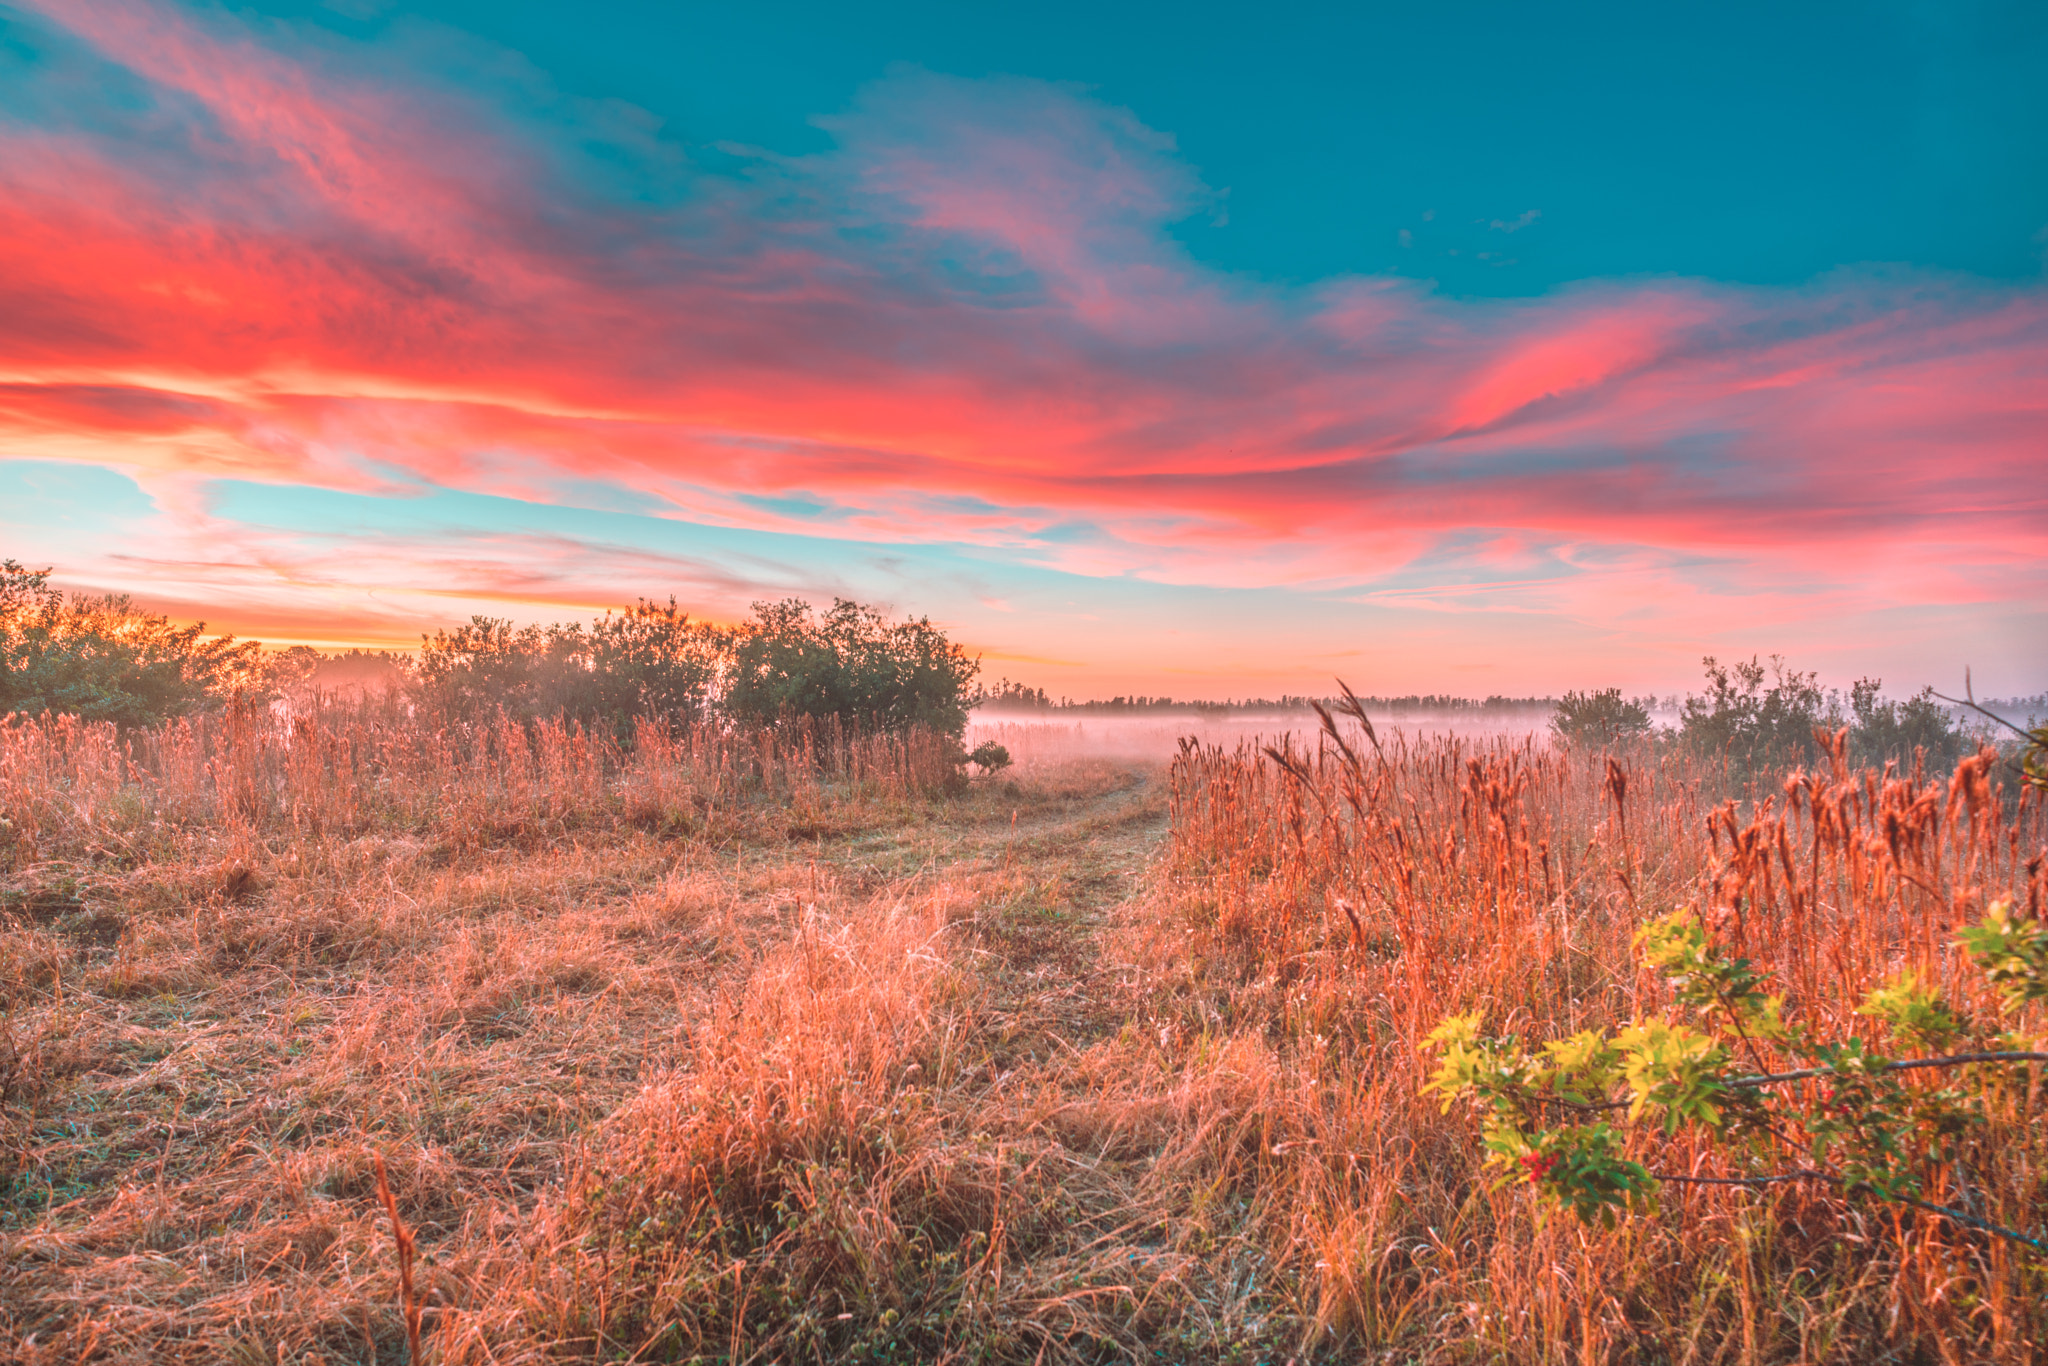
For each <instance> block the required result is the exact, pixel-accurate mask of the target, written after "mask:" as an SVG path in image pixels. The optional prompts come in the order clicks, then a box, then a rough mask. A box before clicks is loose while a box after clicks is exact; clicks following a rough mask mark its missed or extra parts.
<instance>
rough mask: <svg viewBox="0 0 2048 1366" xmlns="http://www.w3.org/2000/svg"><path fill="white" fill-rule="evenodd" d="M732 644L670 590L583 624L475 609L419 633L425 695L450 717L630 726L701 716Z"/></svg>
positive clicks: (418, 670)
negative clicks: (662, 600)
mask: <svg viewBox="0 0 2048 1366" xmlns="http://www.w3.org/2000/svg"><path fill="white" fill-rule="evenodd" d="M725 649H726V642H725V640H724V639H723V638H722V636H721V633H720V632H718V631H717V630H716V629H715V628H713V627H710V626H708V625H704V624H702V623H697V622H692V621H691V620H690V617H689V613H687V612H684V611H682V610H681V609H680V608H678V607H677V606H676V602H675V599H674V598H670V599H669V601H668V604H667V605H666V606H657V605H656V604H654V603H652V602H649V601H647V600H645V599H642V600H641V601H639V602H637V603H635V604H634V605H633V606H631V607H628V608H625V609H624V610H622V611H620V612H617V613H611V612H607V613H606V614H605V615H604V616H602V617H600V618H598V619H597V620H596V621H594V622H592V623H591V624H590V629H589V630H587V631H586V630H585V629H584V628H583V627H582V626H581V625H580V624H578V623H574V622H571V623H568V624H562V623H555V624H553V625H549V626H526V627H515V626H514V625H513V624H512V623H511V622H510V621H507V620H504V619H503V618H499V617H482V616H479V617H471V618H470V620H469V622H468V624H467V625H463V626H458V627H456V628H455V629H454V630H453V631H436V632H435V633H434V634H433V635H431V636H421V637H420V657H419V661H418V663H417V664H416V665H415V669H414V672H415V678H416V679H417V682H418V686H419V689H420V692H421V695H422V696H423V697H424V698H425V699H426V700H427V701H429V702H430V703H431V704H433V705H434V706H435V707H437V708H439V709H440V710H441V711H442V712H443V713H444V714H445V715H447V716H449V717H451V718H456V719H460V720H467V721H476V720H483V719H488V718H489V717H492V716H495V715H497V714H498V713H499V712H501V711H502V712H503V713H504V714H505V715H507V716H510V717H512V718H514V719H516V720H520V721H531V720H534V719H536V718H539V717H552V716H564V717H567V718H569V719H571V720H574V721H579V722H581V723H583V724H584V725H587V726H595V725H603V726H609V727H611V728H612V729H614V730H616V731H618V732H619V733H621V734H624V733H625V732H626V731H627V730H629V729H630V728H631V725H632V722H633V718H635V717H640V716H658V717H666V718H670V719H674V720H684V721H689V720H695V719H697V718H698V717H699V716H701V715H702V714H703V712H704V709H705V707H706V705H707V703H708V700H709V697H710V694H711V690H712V687H713V685H714V683H715V682H716V680H717V678H718V675H719V671H720V667H721V664H722V662H723V656H724V652H725Z"/></svg>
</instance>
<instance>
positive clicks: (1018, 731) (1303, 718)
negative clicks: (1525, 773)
mask: <svg viewBox="0 0 2048 1366" xmlns="http://www.w3.org/2000/svg"><path fill="white" fill-rule="evenodd" d="M1367 714H1368V715H1371V713H1370V712H1368V713H1367ZM1339 724H1340V725H1342V726H1343V727H1344V730H1345V734H1346V735H1347V736H1348V735H1353V734H1355V733H1356V731H1357V726H1356V724H1355V723H1354V722H1352V721H1350V720H1348V719H1345V718H1342V717H1340V718H1339ZM1372 724H1373V730H1374V731H1375V732H1376V733H1377V734H1378V735H1379V737H1380V740H1381V742H1382V743H1385V742H1386V741H1388V740H1389V739H1392V738H1393V737H1396V736H1401V737H1405V738H1408V739H1417V738H1422V737H1426V736H1430V735H1460V736H1467V737H1472V738H1493V737H1497V736H1509V737H1512V738H1515V739H1521V738H1523V737H1525V736H1532V735H1533V736H1535V737H1536V739H1537V740H1538V742H1539V743H1544V742H1547V737H1548V735H1549V725H1550V713H1549V711H1547V710H1534V709H1528V710H1522V709H1517V710H1513V711H1481V710H1478V709H1476V708H1475V709H1471V710H1446V711H1441V712H1424V711H1414V712H1401V713H1398V714H1396V715H1393V716H1388V717H1380V716H1374V717H1373V718H1372ZM1321 730H1322V723H1321V722H1320V721H1319V720H1317V718H1316V716H1315V714H1314V713H1313V712H1292V711H1290V712H1272V713H1268V714H1263V715H1261V714H1258V713H1247V714H1231V715H1224V716H1217V715H1213V714H1202V713H1196V712H1185V713H1177V714H1176V713H1165V714H1160V715H1136V716H1086V715H1084V716H1074V715H1071V714H1067V715H1059V714H1054V715H1050V716H1046V715H1038V716H1034V715H1031V714H1029V713H1016V712H1011V713H1002V712H993V713H987V712H984V713H977V714H976V715H975V716H974V717H972V718H971V719H970V720H969V721H968V723H967V736H966V740H967V747H968V748H969V749H972V748H974V747H975V746H976V745H979V744H981V743H982V742H983V741H985V740H993V741H995V742H996V743H997V744H999V745H1001V746H1003V747H1004V748H1005V749H1007V750H1009V751H1010V758H1011V759H1012V760H1013V761H1014V762H1015V763H1016V764H1017V765H1018V767H1019V768H1030V767H1035V766H1037V765H1041V764H1054V763H1062V762H1065V761H1067V760H1071V759H1082V758H1107V759H1132V760H1141V761H1155V762H1164V761H1166V760H1168V759H1171V758H1172V757H1173V755H1174V753H1175V751H1176V750H1177V749H1178V747H1179V745H1180V741H1181V739H1182V737H1184V736H1192V737H1194V738H1195V739H1197V740H1199V741H1201V742H1202V743H1203V744H1205V745H1221V746H1222V747H1223V748H1225V749H1235V748H1236V747H1237V746H1239V745H1241V744H1259V745H1270V744H1278V743H1279V742H1280V739H1281V737H1282V736H1292V737H1293V738H1294V741H1295V744H1296V745H1297V746H1300V745H1301V744H1302V743H1303V742H1304V741H1305V742H1306V743H1307V744H1308V745H1309V746H1310V747H1313V746H1314V744H1315V737H1316V735H1317V734H1319V733H1320V732H1321Z"/></svg>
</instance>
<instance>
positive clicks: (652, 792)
mask: <svg viewBox="0 0 2048 1366" xmlns="http://www.w3.org/2000/svg"><path fill="white" fill-rule="evenodd" d="M954 752H955V746H954V745H953V744H952V743H951V742H950V741H949V740H948V739H947V738H946V737H945V736H943V735H940V734H937V733H934V732H930V731H922V730H913V731H910V732H906V733H900V734H865V733H861V732H858V731H856V730H854V729H853V728H851V727H847V726H842V725H841V724H840V722H839V720H838V718H836V717H826V718H822V719H820V718H813V717H795V718H792V719H791V720H789V721H787V722H785V723H783V724H782V725H779V726H774V727H767V728H744V727H734V726H730V725H724V724H719V723H709V722H706V723H698V724H693V725H687V726H671V725H668V724H665V723H662V722H659V721H652V720H649V719H646V718H639V719H637V720H636V722H635V730H634V734H633V737H632V740H631V742H630V743H621V742H620V741H619V739H618V738H617V737H615V736H614V735H612V734H611V733H610V732H609V731H606V730H602V729H599V730H587V729H585V728H583V727H581V726H579V725H577V724H576V723H574V722H565V721H562V720H559V719H557V720H543V721H538V722H534V723H531V724H521V723H518V722H515V721H511V720H505V719H501V720H499V721H498V722H497V723H496V724H494V725H471V724H451V723H448V722H446V721H445V720H444V719H442V718H439V717H437V716H435V715H432V714H429V713H422V712H420V711H418V710H417V709H415V708H414V707H413V706H412V705H411V704H409V703H407V702H405V701H403V700H401V699H399V698H397V697H392V696H373V697H370V698H357V699H327V700H322V699H318V698H316V699H312V700H311V701H302V702H301V703H300V704H298V705H297V706H295V707H293V708H291V709H285V708H282V707H273V706H269V705H258V704H245V703H241V702H237V703H236V704H235V705H232V706H230V707H228V708H227V709H226V710H225V711H223V712H222V713H220V714H218V715H211V716H201V717H194V718H189V719H184V720H178V721H173V722H170V723H167V724H165V725H163V726H160V727H157V728H155V729H151V730H147V731H143V732H139V733H134V734H123V733H122V732H121V731H119V730H117V729H116V728H115V727H114V726H113V725H112V724H111V723H98V724H93V723H82V722H80V721H78V720H77V718H75V717H69V716H58V715H53V714H45V715H41V716H35V717H30V716H24V715H18V714H17V715H10V716H6V717H0V810H4V811H5V812H6V820H7V822H8V824H7V826H6V827H5V828H4V829H0V859H5V860H9V861H12V862H13V863H16V864H24V863H35V862H38V861H39V860H41V859H43V858H45V857H47V856H52V855H55V854H57V853H60V852H62V851H66V850H73V849H78V848H87V847H94V846H95V844H96V842H99V843H103V842H105V841H108V840H113V841H117V842H119V843H120V844H121V845H122V847H124V848H128V847H133V846H134V842H135V841H137V840H144V841H146V840H148V839H150V838H152V837H155V836H158V835H161V834H163V833H164V832H176V831H179V830H187V829H196V828H201V827H209V826H210V827H217V828H222V829H233V830H238V831H242V832H245V833H249V834H255V833H257V832H263V833H265V834H269V833H272V832H280V831H289V832H292V833H293V834H295V835H297V836H300V837H305V838H311V839H315V840H317V839H320V838H322V837H325V836H328V835H334V836H338V837H344V838H346V837H350V836H354V835H360V834H364V833H367V832H370V831H377V830H391V829H407V830H412V831H415V832H418V833H421V834H425V835H430V836H432V837H435V838H439V839H443V840H449V841H453V842H456V843H458V844H460V843H468V844H477V843H479V842H486V841H490V840H494V839H502V838H505V837H508V836H515V835H518V834H520V833H522V832H524V833H527V834H545V833H547V832H551V831H553V832H559V831H561V830H565V829H571V828H575V827H577V826H579V825H589V824H592V823H603V822H607V821H614V820H627V821H632V822H639V823H650V822H651V823H654V824H657V825H667V826H671V827H674V828H676V829H679V830H684V831H688V830H692V829H696V828H698V827H699V826H702V825H704V824H705V823H707V822H709V823H711V824H714V825H715V824H717V823H718V822H719V820H720V819H721V817H724V816H728V815H732V814H734V813H735V812H739V811H743V810H745V809H746V808H749V807H755V806H761V805H768V806H773V807H776V808H778V809H786V810H789V811H793V812H795V813H797V814H798V815H799V816H801V815H803V814H804V813H807V812H815V811H819V810H822V809H824V808H825V807H827V806H843V805H844V804H845V802H846V801H847V800H849V799H861V798H874V797H881V798H888V797H900V796H905V795H910V794H917V793H927V792H933V791H938V790H941V789H943V788H945V787H946V786H948V785H949V784H952V783H955V782H957V781H958V775H959V768H958V765H957V764H956V763H955V762H954V761H953V754H954Z"/></svg>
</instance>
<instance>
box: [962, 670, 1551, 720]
mask: <svg viewBox="0 0 2048 1366" xmlns="http://www.w3.org/2000/svg"><path fill="white" fill-rule="evenodd" d="M1334 700H1335V699H1333V698H1329V697H1311V696H1308V695H1307V694H1300V695H1297V694H1293V693H1283V694H1282V695H1281V696H1279V697H1247V698H1243V699H1235V698H1233V699H1229V700H1225V701H1220V702H1219V701H1208V700H1197V699H1184V698H1175V697H1147V696H1144V695H1142V694H1140V695H1133V696H1129V697H1126V696H1123V695H1121V694H1120V695H1118V696H1115V697H1109V698H1093V699H1088V700H1084V701H1075V700H1074V699H1073V698H1070V697H1061V698H1058V699H1055V698H1053V697H1051V696H1049V695H1048V694H1047V693H1046V691H1045V689H1043V688H1032V687H1027V686H1025V685H1024V684H1022V683H1012V682H1011V681H1010V680H1009V679H1007V678H1005V679H1002V680H1000V681H999V682H998V683H997V684H996V686H995V687H993V688H977V689H976V690H975V692H974V694H973V695H972V697H971V698H970V699H969V705H970V706H971V707H973V708H975V709H978V710H985V711H989V712H1012V713H1034V712H1063V713H1074V714H1078V715H1084V716H1142V715H1159V714H1192V715H1201V716H1231V715H1240V714H1244V715H1251V714H1257V715H1272V714H1274V713H1276V712H1278V713H1286V712H1301V713H1303V714H1305V715H1308V714H1313V713H1314V711H1315V708H1316V706H1317V704H1318V703H1320V704H1322V705H1324V706H1328V705H1330V704H1331V703H1332V702H1333V701H1334ZM1358 700H1359V701H1360V702H1361V703H1362V704H1363V705H1364V706H1365V707H1366V709H1367V710H1368V711H1372V712H1376V713H1383V714H1386V715H1401V714H1403V713H1407V712H1448V711H1472V712H1527V711H1534V712H1545V711H1549V710H1551V709H1552V708H1553V707H1555V706H1556V705H1557V699H1556V698H1554V697H1486V698H1476V697H1452V696H1449V695H1447V694H1436V693H1428V694H1422V693H1411V694H1409V695H1407V696H1405V697H1361V698H1359V699H1358Z"/></svg>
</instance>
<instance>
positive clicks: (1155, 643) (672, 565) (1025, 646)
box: [0, 0, 2048, 698]
mask: <svg viewBox="0 0 2048 1366" xmlns="http://www.w3.org/2000/svg"><path fill="white" fill-rule="evenodd" d="M2044 69H2048V7H2043V6H2041V5H2039V4H2034V3H2011V4H1971V3H1967V2H1966V0H1944V2H1943V3H1914V4H1904V3H1862V4H1855V5H1850V4H1825V3H1815V4H1807V5H1800V6H1792V7H1788V6H1782V5H1745V4H1733V3H1718V4H1713V5H1704V4H1702V5H1670V6H1641V5H1582V6H1573V7H1548V8H1546V7H1535V6H1528V5H1510V4H1498V5H1491V4H1467V5H1460V6H1413V5H1404V6H1392V5H1386V6H1378V5H1369V4H1347V5H1342V6H1335V5H1332V6H1319V5H1295V6H1283V7H1262V8H1248V7H1242V6H1232V7H1222V6H1202V5H1190V4H1176V5H1173V6H1166V5H1136V4H1126V5H1117V4H1105V3H1101V0H1097V2H1096V3H1092V4H1089V5H1086V6H1083V5H1079V4H1065V3H1042V4H1034V5H1031V6H1028V7H1027V6H994V5H991V6H959V5H945V6H941V5H937V4H876V5H871V6H861V7H854V6H846V5H825V4H787V3H781V4H778V3H759V4H752V5H730V4H718V5H711V4H695V3H663V4H653V3H591V4H586V5H583V6H579V7H576V8H575V9H574V10H573V11H570V10H565V9H564V8H563V7H561V6H559V5H543V4H527V3H508V0H493V3H489V4H485V3H482V2H481V0H457V2H450V3H440V4H431V5H413V4H404V3H382V2H381V0H330V3H327V4H317V3H289V4H285V3H259V4H255V5H238V6H234V7H221V6H214V5H199V4H178V3H170V2H169V0H65V2H64V3H44V2H43V0H31V2H30V3H13V4H8V3H0V556H6V557H11V558H15V559H18V560H22V561H24V562H27V563H29V564H31V565H32V566H34V567H38V568H39V567H42V566H43V565H46V564H48V565H54V566H55V567H56V570H57V574H56V578H57V580H58V581H59V582H61V583H63V584H65V585H67V586H70V587H74V588H78V589H87V590H120V591H127V592H132V593H134V594H135V595H136V596H137V598H138V599H140V600H142V601H143V602H145V603H146V604H148V605H150V606H152V607H153V608H155V609H157V610H162V611H166V612H169V613H171V614H172V615H174V616H176V617H178V618H179V619H181V620H188V619H203V620H205V621H206V622H207V623H208V624H209V628H210V629H219V630H225V631H232V632H235V633H236V634H239V635H243V636H255V637H258V638H261V639H263V640H265V641H268V642H273V643H277V644H292V643H312V644H316V645H320V646H322V647H326V648H336V647H340V646H352V645H363V646H369V647H373V648H385V647H398V648H403V647H406V646H409V645H416V644H417V642H418V639H419V635H420V633H421V632H422V631H429V630H433V629H436V628H438V627H442V626H448V625H452V624H454V623H457V622H459V621H462V620H464V619H466V618H467V617H469V616H470V615H471V614H473V613H483V614H488V615H493V616H504V617H510V618H513V619H515V620H518V621H522V622H523V621H549V620H564V619H570V618H574V617H579V616H580V617H588V616H590V615H593V614H595V613H597V612H601V611H603V610H604V609H605V608H607V607H611V606H617V605H620V604H622V603H627V602H631V601H632V600H634V599H636V598H639V597H650V598H655V599H658V600H664V601H665V600H666V599H667V598H669V597H670V596H674V597H675V598H676V600H677V601H678V602H680V603H681V604H682V605H683V606H685V607H687V608H689V609H690V610H691V611H692V612H693V613H695V614H697V615H700V616H704V617H708V618H712V619H717V620H726V621H730V620H735V619H738V618H740V617H743V616H744V615H745V614H746V612H747V611H748V605H749V604H750V603H752V602H755V601H762V600H776V599H781V598H785V597H805V598H808V599H811V600H813V601H815V602H818V603H819V604H821V605H823V604H825V603H827V602H829V600H830V599H832V598H833V597H849V598H855V599H858V600H861V601H864V602H869V603H874V604H877V605H881V606H883V607H885V608H887V609H888V610H890V611H892V612H895V613H907V614H914V615H920V616H927V615H928V616H929V617H930V618H931V619H932V620H933V621H935V622H937V623H939V624H940V625H942V626H943V627H944V628H945V629H946V630H947V631H948V632H949V633H950V634H951V635H952V636H953V637H954V638H955V639H957V640H960V641H962V642H963V643H965V644H966V645H967V646H968V648H969V649H970V650H972V651H974V652H976V653H978V654H980V655H981V656H982V657H983V667H984V670H985V672H986V673H987V675H988V676H989V677H990V678H995V677H999V676H1007V677H1009V678H1012V679H1016V680H1019V681H1022V682H1025V683H1028V684H1031V685H1034V686H1042V687H1045V688H1046V689H1047V690H1048V691H1050V692H1052V693H1054V694H1055V695H1068V696H1074V697H1088V696H1109V695H1112V694H1117V693H1133V692H1136V693H1145V694H1162V693H1164V694H1170V695H1173V696H1178V697H1188V698H1217V697H1242V696H1247V695H1259V696H1273V695H1277V694H1279V693H1283V692H1318V693H1319V692H1327V691H1329V690H1330V687H1331V681H1332V680H1333V679H1335V678H1342V679H1344V680H1345V681H1346V682H1347V683H1349V684H1350V685H1351V686H1352V687H1354V688H1355V689H1357V690H1358V691H1359V692H1361V693H1380V694H1397V693H1408V692H1447V693H1455V694H1463V695H1468V696H1484V695H1488V694H1494V693H1500V694H1508V695H1534V694H1542V693H1554V692H1558V691H1561V690H1563V689H1567V688H1585V687H1605V686H1621V687H1625V688H1627V689H1628V690H1630V691H1631V692H1637V691H1655V692H1660V693H1662V692H1671V691H1683V690H1685V689H1687V688H1688V687H1697V686H1698V683H1699V680H1700V658H1701V656H1702V655H1706V654H1714V655H1718V656H1720V657H1722V658H1724V659H1725V658H1728V657H1730V656H1739V657H1748V656H1750V655H1752V654H1763V655H1769V654H1772V653H1778V654H1782V655H1784V656H1786V657H1787V658H1788V659H1789V661H1790V662H1791V664H1792V665H1793V666H1795V667H1799V668H1813V669H1818V670H1820V671H1821V673H1822V675H1823V679H1824V681H1828V682H1833V683H1835V684H1837V685H1839V686H1846V684H1847V683H1848V682H1849V681H1851V680H1853V679H1854V678H1857V677H1861V676H1865V675H1871V676H1877V677H1881V678H1882V679H1883V680H1884V681H1885V686H1886V690H1887V691H1888V692H1891V693H1893V694H1895V695H1903V694H1905V693H1908V692H1911V691H1913V690H1915V689H1917V688H1919V687H1920V686H1922V685H1925V684H1934V685H1936V686H1937V687H1939V688H1941V689H1942V690H1943V691H1953V690H1954V689H1956V688H1957V687H1959V686H1960V685H1961V682H1962V677H1963V671H1964V669H1965V668H1966V667H1967V668H1969V669H1970V670H1971V671H1972V674H1973V677H1974V681H1975V683H1976V686H1977V688H1978V690H1979V692H1980V693H1989V694H1995V695H2014V694H2024V693H2032V692H2036V691H2041V690H2044V689H2048V606H2044V604H2048V480H2044V478H2043V474H2044V471H2048V280H2044V265H2048V81H2042V80H2040V79H2039V73H2040V72H2041V71H2042V70H2044Z"/></svg>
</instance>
